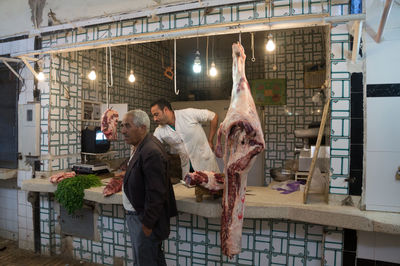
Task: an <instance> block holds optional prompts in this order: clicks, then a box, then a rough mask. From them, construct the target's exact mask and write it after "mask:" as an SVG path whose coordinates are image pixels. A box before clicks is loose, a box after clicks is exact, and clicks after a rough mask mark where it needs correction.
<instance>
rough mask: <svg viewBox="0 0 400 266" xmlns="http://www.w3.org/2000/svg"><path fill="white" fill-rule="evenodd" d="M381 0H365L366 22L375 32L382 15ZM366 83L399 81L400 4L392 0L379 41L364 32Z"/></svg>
mask: <svg viewBox="0 0 400 266" xmlns="http://www.w3.org/2000/svg"><path fill="white" fill-rule="evenodd" d="M384 4H385V1H383V0H367V1H366V23H367V24H368V25H369V26H370V27H371V28H372V29H373V30H374V31H375V32H376V31H377V30H378V26H379V23H380V20H381V17H382V12H383V7H384ZM363 41H364V42H365V46H366V67H367V84H382V83H400V75H399V70H400V53H399V46H400V5H399V4H396V3H395V2H394V1H393V6H392V9H391V12H390V13H389V16H388V19H387V21H386V26H385V28H384V32H383V35H382V39H381V42H380V43H376V42H375V41H374V40H373V39H372V38H371V36H370V35H368V34H367V33H365V34H364V39H363Z"/></svg>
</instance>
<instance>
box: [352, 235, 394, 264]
mask: <svg viewBox="0 0 400 266" xmlns="http://www.w3.org/2000/svg"><path fill="white" fill-rule="evenodd" d="M357 257H358V258H361V259H369V260H379V261H385V262H392V263H400V237H399V236H398V235H390V234H383V233H376V232H364V231H357Z"/></svg>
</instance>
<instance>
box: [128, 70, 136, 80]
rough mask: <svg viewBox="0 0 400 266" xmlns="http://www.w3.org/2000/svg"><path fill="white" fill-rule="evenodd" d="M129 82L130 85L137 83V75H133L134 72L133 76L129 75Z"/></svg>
mask: <svg viewBox="0 0 400 266" xmlns="http://www.w3.org/2000/svg"><path fill="white" fill-rule="evenodd" d="M128 80H129V82H130V83H133V82H135V80H136V78H135V75H133V70H131V74H130V75H129V78H128Z"/></svg>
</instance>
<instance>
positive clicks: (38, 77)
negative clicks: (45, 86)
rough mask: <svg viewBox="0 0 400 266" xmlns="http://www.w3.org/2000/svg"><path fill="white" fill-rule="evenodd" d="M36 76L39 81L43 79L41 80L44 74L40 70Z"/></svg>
mask: <svg viewBox="0 0 400 266" xmlns="http://www.w3.org/2000/svg"><path fill="white" fill-rule="evenodd" d="M36 78H37V79H38V80H39V81H43V80H44V74H43V72H42V71H40V72H39V74H38V75H37V77H36Z"/></svg>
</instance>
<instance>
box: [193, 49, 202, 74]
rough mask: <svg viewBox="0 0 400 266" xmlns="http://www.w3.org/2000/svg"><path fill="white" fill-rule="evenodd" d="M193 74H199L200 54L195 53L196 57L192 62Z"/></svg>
mask: <svg viewBox="0 0 400 266" xmlns="http://www.w3.org/2000/svg"><path fill="white" fill-rule="evenodd" d="M193 72H194V73H200V72H201V61H200V52H199V50H197V51H196V57H195V59H194V62H193Z"/></svg>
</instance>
